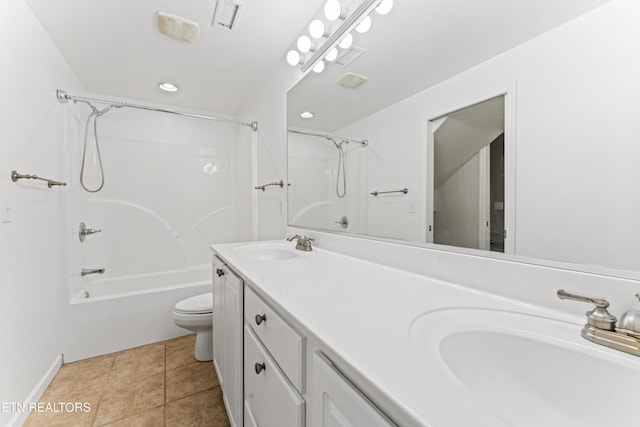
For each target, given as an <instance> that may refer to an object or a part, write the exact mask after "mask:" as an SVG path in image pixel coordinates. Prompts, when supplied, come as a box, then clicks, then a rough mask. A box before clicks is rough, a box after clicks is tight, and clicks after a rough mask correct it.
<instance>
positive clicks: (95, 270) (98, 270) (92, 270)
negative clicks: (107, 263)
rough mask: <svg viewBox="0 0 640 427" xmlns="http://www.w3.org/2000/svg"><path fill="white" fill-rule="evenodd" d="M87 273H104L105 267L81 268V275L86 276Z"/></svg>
mask: <svg viewBox="0 0 640 427" xmlns="http://www.w3.org/2000/svg"><path fill="white" fill-rule="evenodd" d="M87 274H104V268H83V269H82V270H80V276H86V275H87Z"/></svg>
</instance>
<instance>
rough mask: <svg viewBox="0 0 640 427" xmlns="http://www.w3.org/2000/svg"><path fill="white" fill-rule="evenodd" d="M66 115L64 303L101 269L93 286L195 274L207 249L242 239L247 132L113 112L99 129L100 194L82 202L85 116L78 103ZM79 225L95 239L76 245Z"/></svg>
mask: <svg viewBox="0 0 640 427" xmlns="http://www.w3.org/2000/svg"><path fill="white" fill-rule="evenodd" d="M68 112H69V114H68V120H67V122H68V123H67V124H68V126H67V127H68V132H67V136H68V138H67V139H68V153H69V155H68V165H67V167H68V173H69V181H70V183H71V186H70V188H69V214H68V218H69V224H68V229H69V231H70V235H69V244H70V251H69V254H70V256H69V268H70V276H71V280H70V282H71V287H70V296H73V295H76V294H77V293H79V292H82V289H83V286H84V284H85V283H86V282H87V281H91V280H96V279H97V278H98V277H90V276H85V277H82V278H81V277H80V270H81V268H105V273H104V275H103V276H102V277H101V278H109V279H111V278H121V277H128V276H138V275H144V274H157V273H160V272H165V271H175V270H182V269H190V268H197V267H198V266H202V265H203V264H208V263H209V261H210V259H209V256H210V253H209V248H208V247H209V245H210V244H212V243H222V242H231V241H238V240H248V239H249V238H250V234H251V233H250V226H249V223H244V222H243V221H242V220H241V219H240V220H239V219H238V218H244V217H245V216H244V215H241V214H239V212H244V211H248V210H249V209H250V191H249V190H248V185H247V183H246V182H244V181H246V179H245V178H242V177H241V176H240V175H241V174H240V171H241V170H243V168H244V167H245V166H244V163H249V160H248V158H247V159H245V156H246V153H248V150H249V148H248V147H250V140H251V131H249V130H247V129H242V128H240V126H238V125H234V124H227V123H218V122H211V121H206V120H202V119H198V118H193V117H183V116H176V115H171V114H166V113H161V112H151V111H140V110H133V109H126V108H121V109H113V110H111V111H109V112H108V113H107V114H105V115H104V116H102V117H100V118H99V120H98V141H99V146H100V154H101V156H102V165H103V168H104V176H105V183H104V188H103V189H102V190H101V191H99V192H97V193H89V192H86V191H84V190H83V189H82V188H81V186H80V183H79V176H80V164H81V157H82V147H83V142H84V127H85V123H86V117H87V115H88V114H89V112H90V110H89V108H88V107H86V106H85V105H82V104H77V105H69V106H68ZM78 128H79V130H77V129H78ZM93 145H94V136H93V129H92V128H91V129H90V133H89V137H88V142H87V155H86V161H85V168H86V169H85V183H86V184H88V185H87V186H88V187H89V188H96V187H97V186H98V183H99V175H100V174H99V162H98V160H97V153H96V151H95V149H94V148H93ZM239 163H241V164H240V165H239ZM245 172H246V171H245ZM244 187H247V189H245V188H244ZM244 193H246V194H244ZM242 194H243V195H242ZM81 221H82V222H84V223H85V224H86V225H87V227H90V228H94V229H101V230H102V232H101V233H97V234H93V235H91V236H88V237H87V238H86V240H85V241H84V242H83V243H80V241H79V239H78V235H77V234H78V227H79V224H80V222H81Z"/></svg>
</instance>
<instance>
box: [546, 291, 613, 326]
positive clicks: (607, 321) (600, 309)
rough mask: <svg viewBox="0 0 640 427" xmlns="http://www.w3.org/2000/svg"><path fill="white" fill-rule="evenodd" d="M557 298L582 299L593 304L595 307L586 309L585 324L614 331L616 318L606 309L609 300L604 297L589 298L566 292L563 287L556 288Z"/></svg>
mask: <svg viewBox="0 0 640 427" xmlns="http://www.w3.org/2000/svg"><path fill="white" fill-rule="evenodd" d="M557 295H558V298H560V299H568V300H573V301H582V302H588V303H591V304H594V305H595V306H596V307H595V308H594V309H593V310H591V311H587V313H586V315H587V324H589V325H591V326H593V327H595V328H600V329H604V330H607V331H615V329H616V321H617V320H618V319H616V317H615V316H613V315H612V314H611V313H609V312H608V311H607V307H609V301H607V300H606V299H604V298H591V297H588V296H584V295H577V294H571V293H569V292H566V291H565V290H564V289H558V292H557Z"/></svg>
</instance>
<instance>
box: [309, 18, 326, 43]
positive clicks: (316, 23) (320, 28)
mask: <svg viewBox="0 0 640 427" xmlns="http://www.w3.org/2000/svg"><path fill="white" fill-rule="evenodd" d="M309 34H311V37H313V38H314V39H319V38H320V37H326V36H328V34H327V27H326V26H325V25H324V22H322V21H321V20H319V19H314V20H313V21H311V23H310V24H309Z"/></svg>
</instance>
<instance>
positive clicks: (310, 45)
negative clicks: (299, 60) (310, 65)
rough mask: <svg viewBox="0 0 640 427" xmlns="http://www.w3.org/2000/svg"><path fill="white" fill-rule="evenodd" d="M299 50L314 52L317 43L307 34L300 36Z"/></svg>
mask: <svg viewBox="0 0 640 427" xmlns="http://www.w3.org/2000/svg"><path fill="white" fill-rule="evenodd" d="M297 46H298V50H299V51H300V52H302V53H306V52H314V51H315V50H316V49H315V43H314V42H312V41H311V39H310V38H309V37H307V36H300V37H298V43H297Z"/></svg>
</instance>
